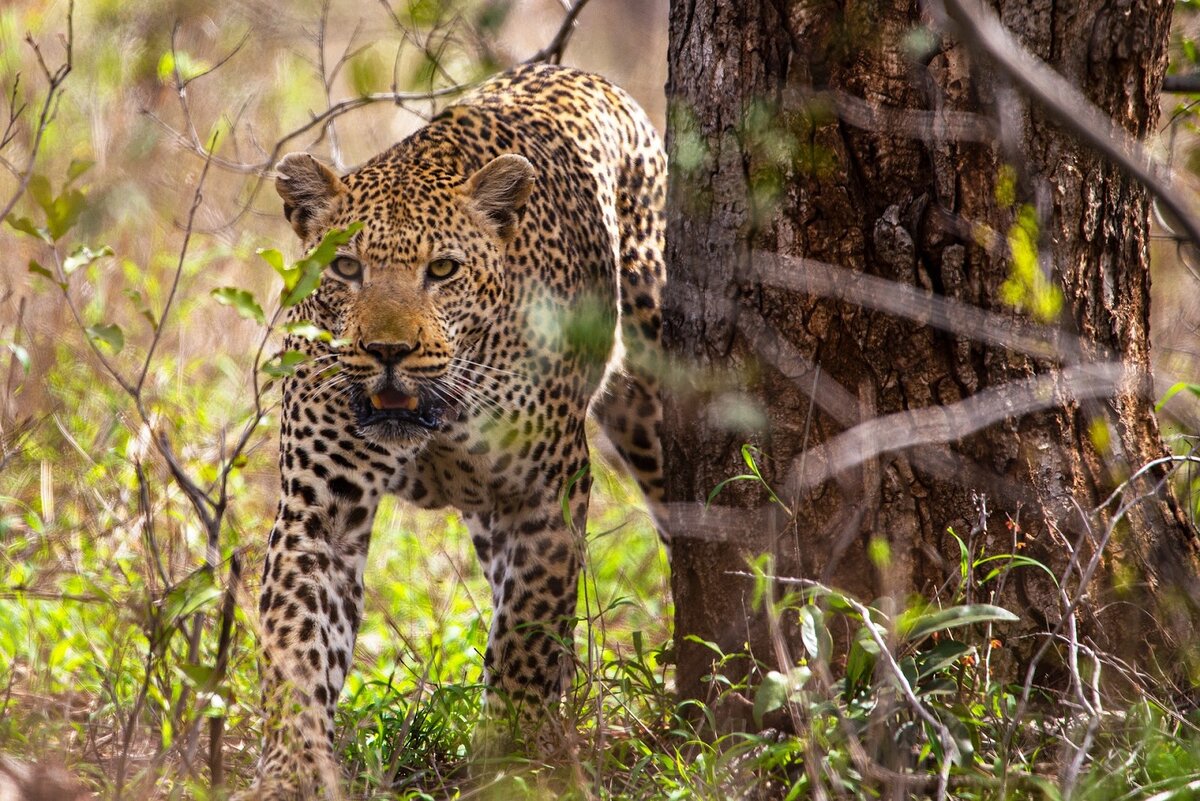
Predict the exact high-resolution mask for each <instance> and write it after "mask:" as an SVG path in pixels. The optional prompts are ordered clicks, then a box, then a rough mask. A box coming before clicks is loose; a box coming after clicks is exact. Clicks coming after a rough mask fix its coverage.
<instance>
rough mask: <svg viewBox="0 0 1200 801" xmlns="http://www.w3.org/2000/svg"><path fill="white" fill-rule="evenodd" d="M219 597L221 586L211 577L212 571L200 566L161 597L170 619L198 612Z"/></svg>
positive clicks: (167, 617)
mask: <svg viewBox="0 0 1200 801" xmlns="http://www.w3.org/2000/svg"><path fill="white" fill-rule="evenodd" d="M220 597H221V588H220V587H218V586H217V585H216V584H215V583H214V582H213V578H212V571H211V570H209V569H208V568H207V567H202V568H200V569H199V570H197V571H196V572H194V573H192V574H191V575H190V576H188V577H187V578H185V579H184V580H183V581H181V582H179V583H178V584H176V585H175V587H174V588H172V590H171V591H170V592H168V593H167V597H166V598H164V599H163V602H162V603H163V611H164V612H165V613H166V619H167V620H170V621H174V620H178V619H179V618H182V617H187V616H188V615H190V614H193V613H194V612H198V611H200V610H201V609H203V608H204V607H206V606H208V605H209V604H211V603H212V602H213V601H215V600H216V599H218V598H220Z"/></svg>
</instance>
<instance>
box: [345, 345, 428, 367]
mask: <svg viewBox="0 0 1200 801" xmlns="http://www.w3.org/2000/svg"><path fill="white" fill-rule="evenodd" d="M358 346H359V347H360V348H362V349H363V350H364V351H366V352H367V353H369V354H371V355H372V356H374V357H375V358H376V359H378V360H379V361H381V362H383V363H384V364H394V363H396V362H398V361H400V360H401V359H403V358H404V357H405V356H407V355H409V354H410V353H415V352H416V351H417V350H419V349H420V348H421V346H420V344H412V343H408V342H367V343H363V342H362V341H360V342H359V343H358Z"/></svg>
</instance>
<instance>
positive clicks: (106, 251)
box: [63, 245, 113, 275]
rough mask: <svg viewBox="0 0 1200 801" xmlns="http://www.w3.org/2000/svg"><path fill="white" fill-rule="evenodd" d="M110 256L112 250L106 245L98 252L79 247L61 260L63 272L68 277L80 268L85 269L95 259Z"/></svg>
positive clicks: (84, 246)
mask: <svg viewBox="0 0 1200 801" xmlns="http://www.w3.org/2000/svg"><path fill="white" fill-rule="evenodd" d="M112 254H113V250H112V248H110V247H109V246H108V245H104V246H103V247H101V248H100V249H99V250H92V249H91V248H89V247H88V246H87V245H80V246H79V247H77V248H75V250H74V251H73V252H72V253H71V255H70V256H67V258H65V259H63V272H64V273H66V274H67V275H70V274H71V273H73V272H75V271H76V270H78V269H79V268H80V267H86V266H88V265H89V264H91V263H92V262H94V261H95V260H96V259H99V258H103V257H104V256H111V255H112Z"/></svg>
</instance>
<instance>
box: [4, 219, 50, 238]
mask: <svg viewBox="0 0 1200 801" xmlns="http://www.w3.org/2000/svg"><path fill="white" fill-rule="evenodd" d="M5 221H6V222H7V223H8V224H9V225H11V226H12V227H13V228H15V229H16V230H18V231H20V232H21V233H23V234H27V235H29V236H32V237H33V238H34V239H40V240H42V241H43V242H47V243H48V242H50V241H51V239H50V232H49V231H47V230H46V229H45V228H39V227H38V226H36V225H34V224H33V220H31V219H29V218H28V217H18V216H16V215H15V214H10V215H8V217H7V218H6V219H5Z"/></svg>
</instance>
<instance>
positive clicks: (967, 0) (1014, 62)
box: [929, 0, 1200, 244]
mask: <svg viewBox="0 0 1200 801" xmlns="http://www.w3.org/2000/svg"><path fill="white" fill-rule="evenodd" d="M929 4H930V5H931V6H933V7H934V9H935V11H936V10H940V11H943V12H944V14H942V15H939V16H942V19H943V21H944V22H945V23H947V24H949V25H950V26H951V27H952V28H953V31H954V33H956V34H957V35H958V36H959V38H961V39H962V40H963V41H964V42H965V43H966V44H968V45H970V47H971V48H972V49H973V51H974V52H977V53H983V54H984V55H986V56H987V58H988V59H989V61H990V62H991V64H992V65H993V66H994V67H996V68H997V69H999V70H1000V71H1001V72H1003V73H1004V75H1005V77H1007V78H1008V80H1010V81H1012V83H1013V84H1014V85H1015V86H1017V87H1018V88H1019V89H1020V90H1021V91H1022V92H1024V93H1025V95H1026V96H1028V97H1029V98H1030V99H1031V100H1033V101H1034V102H1035V103H1037V104H1038V106H1039V107H1041V109H1042V110H1043V111H1044V112H1045V113H1046V115H1047V116H1048V117H1050V119H1052V120H1053V121H1054V122H1056V123H1058V124H1059V125H1060V126H1062V127H1063V128H1065V129H1066V130H1068V131H1070V132H1071V133H1073V134H1074V135H1075V136H1077V137H1078V138H1079V139H1080V140H1081V141H1083V142H1085V143H1087V144H1088V145H1090V146H1092V147H1093V148H1095V149H1096V150H1097V151H1099V152H1100V153H1101V154H1103V155H1104V156H1105V157H1106V158H1108V159H1109V160H1110V161H1112V162H1113V163H1114V164H1116V165H1117V166H1118V167H1120V168H1121V169H1122V170H1124V171H1125V172H1126V173H1127V174H1129V175H1130V176H1132V177H1133V178H1134V179H1136V180H1137V181H1138V182H1140V183H1141V184H1142V185H1143V186H1145V187H1146V189H1147V190H1148V191H1149V192H1150V193H1151V194H1152V195H1154V196H1155V197H1156V198H1158V200H1159V202H1160V203H1162V205H1163V206H1165V207H1166V208H1167V209H1168V210H1169V211H1170V212H1171V213H1172V214H1173V215H1174V216H1175V217H1176V218H1177V219H1178V220H1179V223H1180V225H1181V226H1182V228H1183V229H1184V231H1185V232H1186V233H1187V236H1188V238H1190V239H1191V240H1192V241H1193V242H1196V243H1198V244H1200V221H1198V220H1197V219H1196V217H1195V215H1194V214H1193V213H1192V212H1191V210H1190V209H1189V208H1188V206H1187V204H1186V203H1185V202H1184V201H1183V199H1182V195H1181V193H1180V192H1178V191H1177V190H1176V189H1175V188H1174V187H1173V186H1172V185H1171V182H1170V180H1169V178H1167V177H1166V176H1167V175H1168V171H1167V169H1166V167H1165V165H1163V164H1161V163H1160V162H1159V161H1158V160H1157V159H1155V158H1154V156H1152V155H1151V154H1150V152H1149V151H1148V150H1147V149H1146V148H1145V147H1143V146H1142V143H1141V142H1140V141H1138V140H1137V138H1135V137H1133V136H1130V135H1129V134H1128V133H1127V132H1126V131H1125V130H1124V129H1122V128H1121V127H1120V126H1118V125H1117V124H1116V123H1115V122H1113V120H1112V118H1110V117H1109V116H1108V115H1107V114H1105V113H1103V112H1102V111H1100V110H1099V109H1098V108H1096V106H1095V105H1093V104H1092V103H1090V102H1089V101H1088V100H1087V98H1085V97H1084V96H1083V94H1082V93H1081V92H1080V91H1079V89H1078V88H1076V87H1075V86H1073V85H1072V84H1071V83H1070V82H1069V81H1067V80H1066V79H1065V78H1063V77H1062V76H1061V75H1059V74H1058V73H1057V72H1055V71H1054V70H1053V69H1051V68H1050V67H1048V66H1047V65H1046V64H1045V63H1044V62H1042V61H1041V60H1040V59H1038V58H1037V57H1036V56H1035V55H1033V53H1031V52H1030V51H1029V49H1028V48H1026V47H1025V46H1024V45H1022V44H1021V43H1020V42H1019V41H1017V39H1016V38H1015V37H1014V36H1013V35H1012V34H1011V33H1009V32H1008V30H1007V29H1006V28H1005V27H1004V25H1003V24H1002V23H1001V22H1000V20H999V19H998V18H997V17H996V15H995V13H993V12H992V11H991V10H990V9H988V8H986V7H985V6H984V5H983V4H982V3H981V2H979V0H929Z"/></svg>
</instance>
